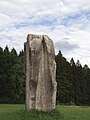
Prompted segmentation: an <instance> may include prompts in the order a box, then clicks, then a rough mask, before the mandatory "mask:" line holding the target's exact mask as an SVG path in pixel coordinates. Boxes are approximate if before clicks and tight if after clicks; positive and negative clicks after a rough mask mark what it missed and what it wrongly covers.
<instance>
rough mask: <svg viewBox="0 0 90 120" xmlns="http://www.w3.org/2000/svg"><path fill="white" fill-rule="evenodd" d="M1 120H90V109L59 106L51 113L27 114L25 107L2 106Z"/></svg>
mask: <svg viewBox="0 0 90 120" xmlns="http://www.w3.org/2000/svg"><path fill="white" fill-rule="evenodd" d="M0 120H90V107H88V106H64V105H57V106H56V109H55V110H54V111H51V112H42V111H37V110H31V111H28V112H27V111H25V106H24V105H20V104H19V105H18V104H0Z"/></svg>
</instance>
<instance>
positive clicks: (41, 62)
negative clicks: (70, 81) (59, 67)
mask: <svg viewBox="0 0 90 120" xmlns="http://www.w3.org/2000/svg"><path fill="white" fill-rule="evenodd" d="M24 48H25V72H26V109H27V110H30V109H38V110H43V111H50V110H52V109H54V108H55V104H56V90H57V83H56V63H55V51H54V46H53V42H52V40H51V39H50V38H49V37H48V36H46V35H42V36H41V35H33V34H29V35H28V36H27V42H26V43H25V44H24Z"/></svg>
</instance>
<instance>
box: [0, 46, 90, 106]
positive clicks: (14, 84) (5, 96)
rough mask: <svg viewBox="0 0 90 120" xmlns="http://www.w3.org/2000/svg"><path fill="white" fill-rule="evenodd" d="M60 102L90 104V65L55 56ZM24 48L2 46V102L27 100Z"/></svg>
mask: <svg viewBox="0 0 90 120" xmlns="http://www.w3.org/2000/svg"><path fill="white" fill-rule="evenodd" d="M55 60H56V65H57V70H56V81H57V98H56V99H57V104H70V105H90V68H89V67H88V65H86V64H85V65H84V66H82V65H81V63H80V61H79V60H77V62H76V63H75V61H74V59H73V58H71V60H70V61H67V59H66V58H65V57H64V56H63V55H62V53H61V51H59V52H58V54H57V55H56V56H55ZM24 66H25V62H24V51H23V50H22V51H20V52H19V53H17V51H16V50H15V49H14V48H12V50H9V48H8V46H6V47H5V48H4V49H3V48H2V47H0V103H9V104H11V103H14V104H21V103H23V104H24V103H25V70H24Z"/></svg>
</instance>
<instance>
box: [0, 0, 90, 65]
mask: <svg viewBox="0 0 90 120" xmlns="http://www.w3.org/2000/svg"><path fill="white" fill-rule="evenodd" d="M28 33H33V34H46V35H48V36H49V37H50V38H51V39H52V40H53V42H54V45H55V51H56V53H57V51H58V50H61V51H62V53H63V55H64V56H65V57H66V58H67V59H68V60H69V59H71V58H72V57H73V58H74V59H75V60H77V59H79V60H80V62H81V64H88V65H89V66H90V0H0V46H1V47H5V46H6V45H8V46H9V48H12V47H14V48H15V49H16V50H17V51H20V50H21V49H23V44H24V42H25V41H26V36H27V34H28Z"/></svg>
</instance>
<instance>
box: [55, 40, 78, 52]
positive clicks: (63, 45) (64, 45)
mask: <svg viewBox="0 0 90 120" xmlns="http://www.w3.org/2000/svg"><path fill="white" fill-rule="evenodd" d="M55 48H56V49H57V50H62V51H64V52H69V51H72V50H75V49H78V48H79V45H78V44H74V43H73V44H71V43H70V42H68V41H65V40H62V41H58V42H56V43H55Z"/></svg>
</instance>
